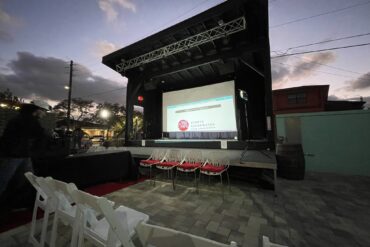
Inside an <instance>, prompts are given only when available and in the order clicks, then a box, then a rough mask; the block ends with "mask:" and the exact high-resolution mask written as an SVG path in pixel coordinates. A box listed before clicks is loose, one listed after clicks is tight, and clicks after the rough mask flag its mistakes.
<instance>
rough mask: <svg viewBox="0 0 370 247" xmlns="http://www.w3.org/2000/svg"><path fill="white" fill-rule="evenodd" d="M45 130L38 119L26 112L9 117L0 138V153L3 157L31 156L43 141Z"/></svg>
mask: <svg viewBox="0 0 370 247" xmlns="http://www.w3.org/2000/svg"><path fill="white" fill-rule="evenodd" d="M45 137H46V132H45V130H44V128H43V127H42V126H41V124H40V122H39V120H38V119H37V118H36V117H35V116H33V115H32V114H28V113H23V114H22V113H20V114H19V115H17V116H16V117H14V118H13V119H11V120H10V121H9V122H8V124H7V125H6V127H5V130H4V132H3V136H2V137H1V139H0V155H1V156H3V157H14V158H16V157H17V158H19V157H32V156H33V155H34V154H35V153H37V150H38V149H39V146H40V145H41V144H42V143H44V142H45Z"/></svg>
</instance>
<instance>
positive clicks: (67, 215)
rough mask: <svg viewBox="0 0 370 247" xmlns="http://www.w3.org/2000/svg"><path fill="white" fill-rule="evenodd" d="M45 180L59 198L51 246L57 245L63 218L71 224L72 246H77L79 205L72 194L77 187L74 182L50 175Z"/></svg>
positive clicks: (66, 222) (67, 223) (64, 221)
mask: <svg viewBox="0 0 370 247" xmlns="http://www.w3.org/2000/svg"><path fill="white" fill-rule="evenodd" d="M44 182H46V184H47V185H48V186H49V187H50V189H51V190H52V192H53V193H54V196H55V198H56V199H57V207H56V210H55V214H54V221H53V228H52V232H51V240H50V246H51V247H54V246H55V242H56V237H57V232H58V221H59V219H60V220H62V222H63V223H64V224H65V225H70V226H71V227H72V238H71V246H75V245H76V241H77V234H78V223H77V221H76V211H77V206H76V205H74V201H73V200H72V197H71V194H72V193H73V191H75V190H77V187H76V185H75V184H73V183H70V184H67V183H65V182H62V181H59V180H55V179H52V178H50V177H48V178H45V179H44Z"/></svg>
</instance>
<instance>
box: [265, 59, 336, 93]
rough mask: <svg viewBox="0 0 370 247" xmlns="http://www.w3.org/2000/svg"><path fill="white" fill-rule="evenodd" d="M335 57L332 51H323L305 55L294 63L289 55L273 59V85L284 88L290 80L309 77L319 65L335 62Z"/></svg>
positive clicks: (275, 87) (276, 87)
mask: <svg viewBox="0 0 370 247" xmlns="http://www.w3.org/2000/svg"><path fill="white" fill-rule="evenodd" d="M335 58H336V57H335V54H334V53H332V52H321V53H316V54H313V55H306V56H303V57H301V59H300V60H299V61H297V62H295V63H292V62H291V59H289V58H288V57H282V58H280V59H273V60H272V62H271V76H272V83H273V87H274V89H278V88H282V87H284V85H285V84H287V83H288V82H291V81H298V80H301V79H304V78H307V77H309V76H311V75H312V74H313V73H314V72H315V71H316V70H317V69H318V68H319V67H321V66H323V65H326V64H328V63H331V62H333V61H334V60H335ZM288 62H289V63H288Z"/></svg>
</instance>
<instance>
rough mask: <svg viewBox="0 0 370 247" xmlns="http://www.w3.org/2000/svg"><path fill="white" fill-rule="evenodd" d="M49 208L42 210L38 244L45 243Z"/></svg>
mask: <svg viewBox="0 0 370 247" xmlns="http://www.w3.org/2000/svg"><path fill="white" fill-rule="evenodd" d="M49 214H50V212H49V209H48V208H46V210H45V211H44V219H43V221H42V230H41V236H40V246H44V245H45V240H46V233H47V230H48V220H49Z"/></svg>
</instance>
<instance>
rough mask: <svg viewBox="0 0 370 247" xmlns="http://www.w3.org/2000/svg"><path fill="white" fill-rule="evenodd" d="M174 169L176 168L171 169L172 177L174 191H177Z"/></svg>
mask: <svg viewBox="0 0 370 247" xmlns="http://www.w3.org/2000/svg"><path fill="white" fill-rule="evenodd" d="M173 169H175V168H172V169H171V175H172V189H173V190H175V176H174V173H173Z"/></svg>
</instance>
